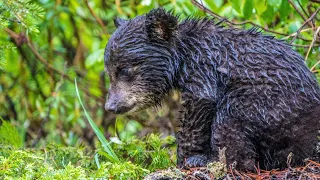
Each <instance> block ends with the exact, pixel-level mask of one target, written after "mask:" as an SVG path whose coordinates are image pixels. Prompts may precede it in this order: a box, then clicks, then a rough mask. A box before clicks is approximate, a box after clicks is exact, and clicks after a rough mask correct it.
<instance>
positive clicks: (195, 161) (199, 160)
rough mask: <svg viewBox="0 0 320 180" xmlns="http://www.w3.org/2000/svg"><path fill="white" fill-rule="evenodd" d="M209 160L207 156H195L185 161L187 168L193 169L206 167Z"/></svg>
mask: <svg viewBox="0 0 320 180" xmlns="http://www.w3.org/2000/svg"><path fill="white" fill-rule="evenodd" d="M208 161H209V159H208V157H207V156H205V155H193V156H191V157H188V158H187V159H186V161H185V164H184V165H185V167H188V168H193V167H203V166H206V165H207V163H208Z"/></svg>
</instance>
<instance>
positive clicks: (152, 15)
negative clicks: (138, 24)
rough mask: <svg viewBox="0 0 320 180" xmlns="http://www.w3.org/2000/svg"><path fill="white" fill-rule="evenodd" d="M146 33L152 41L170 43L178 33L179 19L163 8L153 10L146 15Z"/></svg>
mask: <svg viewBox="0 0 320 180" xmlns="http://www.w3.org/2000/svg"><path fill="white" fill-rule="evenodd" d="M145 23H146V31H147V34H148V36H149V38H150V39H152V40H158V39H162V40H166V41H169V40H170V38H171V37H173V36H174V35H175V33H176V31H177V26H178V18H177V17H176V16H174V15H173V14H172V12H167V11H165V10H164V9H163V8H157V9H153V10H151V11H150V12H149V13H148V14H147V15H146V21H145Z"/></svg>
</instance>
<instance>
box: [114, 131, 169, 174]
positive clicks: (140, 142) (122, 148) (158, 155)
mask: <svg viewBox="0 0 320 180" xmlns="http://www.w3.org/2000/svg"><path fill="white" fill-rule="evenodd" d="M174 142H175V138H173V137H172V136H167V137H166V138H164V139H161V138H160V137H159V136H157V135H154V134H151V135H148V136H146V137H145V138H142V139H137V138H133V139H131V140H128V141H127V142H122V143H120V144H113V147H114V148H115V149H116V150H115V152H116V154H118V155H119V156H121V157H125V158H124V159H123V161H131V162H133V163H135V164H140V165H141V166H142V167H144V168H146V169H149V170H151V171H154V170H156V169H164V168H168V167H170V166H173V165H174V162H175V153H173V152H174V151H173V149H172V147H174V146H173V145H174ZM168 147H171V149H170V148H168Z"/></svg>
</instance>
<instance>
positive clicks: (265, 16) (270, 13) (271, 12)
mask: <svg viewBox="0 0 320 180" xmlns="http://www.w3.org/2000/svg"><path fill="white" fill-rule="evenodd" d="M261 17H262V18H263V20H265V21H266V22H267V23H270V22H272V20H273V18H274V8H273V7H272V6H270V5H268V8H267V10H266V11H265V12H264V13H263V14H262V15H261Z"/></svg>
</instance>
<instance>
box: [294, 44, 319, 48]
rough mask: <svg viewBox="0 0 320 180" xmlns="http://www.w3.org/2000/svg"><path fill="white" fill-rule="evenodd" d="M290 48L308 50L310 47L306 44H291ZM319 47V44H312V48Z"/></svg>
mask: <svg viewBox="0 0 320 180" xmlns="http://www.w3.org/2000/svg"><path fill="white" fill-rule="evenodd" d="M291 45H292V46H296V47H301V48H309V47H310V45H309V44H308V45H303V44H291ZM319 46H320V44H313V46H312V47H319Z"/></svg>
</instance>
